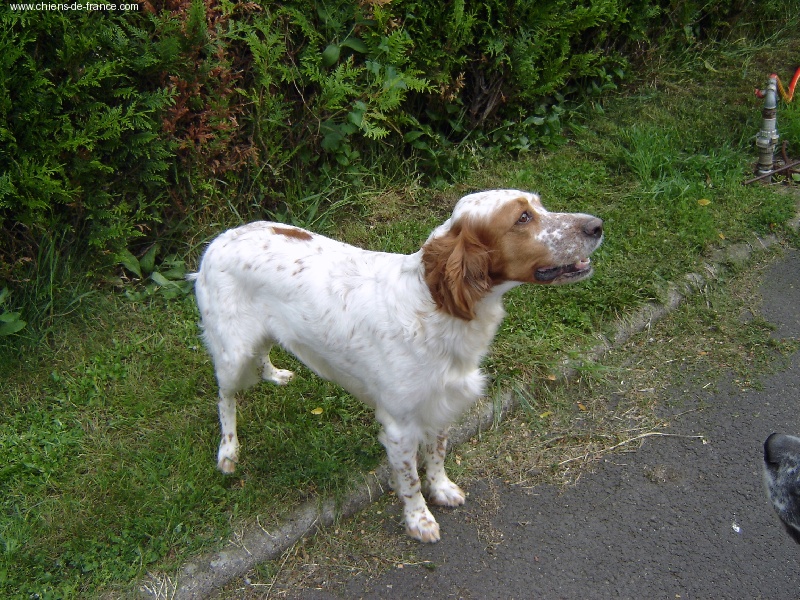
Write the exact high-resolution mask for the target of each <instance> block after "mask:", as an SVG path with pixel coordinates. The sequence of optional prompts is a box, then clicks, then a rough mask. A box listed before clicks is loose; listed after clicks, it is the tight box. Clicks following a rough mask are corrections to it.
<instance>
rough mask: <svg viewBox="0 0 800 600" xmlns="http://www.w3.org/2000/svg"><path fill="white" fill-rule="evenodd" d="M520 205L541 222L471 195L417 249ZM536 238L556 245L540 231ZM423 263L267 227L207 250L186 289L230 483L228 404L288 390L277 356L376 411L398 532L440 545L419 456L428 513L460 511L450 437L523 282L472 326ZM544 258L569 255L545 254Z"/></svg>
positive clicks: (233, 440) (493, 301) (497, 291)
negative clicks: (282, 353) (441, 508)
mask: <svg viewBox="0 0 800 600" xmlns="http://www.w3.org/2000/svg"><path fill="white" fill-rule="evenodd" d="M519 198H523V199H525V200H526V201H529V202H530V206H531V209H532V210H534V211H537V214H539V211H543V213H547V211H544V209H543V208H542V207H541V204H539V202H538V197H536V196H535V195H534V194H528V193H525V192H519V191H516V190H495V191H490V192H482V193H480V194H473V195H471V196H467V197H465V198H463V199H462V200H461V201H460V202H459V203H458V205H457V206H456V208H455V210H454V213H453V217H451V219H449V220H448V221H447V222H446V223H445V224H444V225H442V226H440V227H439V228H437V229H436V230H435V231H434V233H433V234H431V237H430V238H429V239H428V242H426V243H430V241H431V240H432V239H434V238H436V237H439V236H443V235H445V234H447V233H448V231H449V230H450V228H451V226H452V225H453V223H455V222H456V221H458V220H459V219H464V218H477V219H483V220H491V219H492V218H493V215H494V214H495V213H497V212H498V211H499V210H501V208H502V207H503V206H504V205H505V204H506V203H507V202H508V201H510V200H512V199H519ZM547 214H554V213H547ZM578 216H579V217H581V218H584V217H586V218H588V217H587V216H586V215H578ZM565 217H570V218H571V217H573V215H565ZM557 220H558V219H555V220H552V221H551V225H552V223H554V222H557ZM551 228H552V227H551ZM531 235H538V236H540V237H542V238H544V242H543V243H554V244H555V243H557V242H558V239H557V236H555V235H553V233H552V231H549V230H548V231H545V230H536V231H532V233H531ZM562 237H565V236H562ZM599 243H600V242H599V240H597V239H595V240H593V241H592V242H591V243H589V242H586V243H583V242H582V243H580V244H578V243H576V242H575V241H574V240H570V245H571V246H575V247H576V248H577V250H580V252H579V255H576V256H577V258H576V257H570V259H569V260H570V261H577V260H579V259H580V258H581V257H583V256H588V254H589V253H591V251H592V250H594V248H595V247H596V246H597V245H599ZM424 251H425V246H423V248H422V249H420V250H419V251H418V252H416V253H414V254H411V255H400V254H389V253H382V252H371V251H367V250H362V249H359V248H356V247H353V246H350V245H347V244H343V243H341V242H337V241H335V240H332V239H329V238H326V237H324V236H321V235H317V234H314V233H311V232H307V231H304V230H301V229H297V228H293V227H290V226H287V225H282V224H279V223H268V222H256V223H251V224H249V225H244V226H242V227H238V228H236V229H232V230H229V231H226V232H225V233H223V234H222V235H220V236H219V237H218V238H216V239H215V240H214V241H213V242H212V243H211V244H210V246H209V247H208V249H207V250H206V252H205V255H204V256H203V259H202V263H201V266H200V269H199V270H198V273H196V274H194V275H192V276H191V278H192V279H195V280H196V294H197V303H198V307H199V309H200V314H201V318H202V324H203V330H204V339H205V342H206V345H207V347H208V349H209V352H210V354H211V357H212V359H213V362H214V366H215V370H216V375H217V380H218V383H219V388H220V389H219V415H220V424H221V429H222V441H221V443H220V447H219V454H218V468H219V469H220V470H221V471H222V472H224V473H231V472H233V470H234V469H235V465H236V463H237V461H238V457H239V441H238V439H237V435H236V406H235V398H234V395H235V393H236V392H238V391H240V390H243V389H246V388H247V387H249V386H251V385H253V384H254V383H256V382H257V381H258V380H259V378H262V379H265V380H269V381H272V382H274V383H277V384H281V385H283V384H286V383H288V382H289V380H290V379H291V377H292V373H291V372H290V371H285V370H281V369H277V368H275V367H274V366H273V365H272V364H271V362H270V359H269V350H270V347H271V346H272V345H273V344H275V343H277V344H280V345H281V346H282V347H284V348H286V349H287V350H289V351H291V352H292V353H293V354H295V355H296V356H297V357H298V358H299V359H300V360H301V361H303V362H304V363H305V364H306V365H308V366H309V367H310V368H311V369H312V370H314V371H315V372H316V373H317V374H319V375H320V376H321V377H324V378H326V379H329V380H332V381H335V382H336V383H338V384H340V385H341V386H342V387H344V388H345V389H346V390H348V391H349V392H350V393H351V394H353V395H354V396H356V397H357V398H359V399H361V400H362V401H363V402H365V403H366V404H368V405H369V406H371V407H372V408H374V409H375V415H376V418H377V419H378V421H379V422H380V423H381V424H382V426H383V431H382V432H381V435H380V438H379V439H380V441H381V443H382V444H383V445H384V446H385V448H386V450H387V454H388V458H389V463H390V465H391V468H392V473H393V475H392V479H393V486H394V487H395V490H396V492H397V494H398V496H399V497H400V498H401V500H402V501H403V503H404V513H405V521H406V528H407V531H408V533H409V534H410V535H411V536H412V537H414V538H417V539H419V540H422V541H426V542H435V541H437V540H438V539H439V537H440V533H439V525H438V524H437V523H436V520H435V519H434V517H433V515H432V514H431V513H430V511H429V510H428V507H427V505H426V503H425V500H424V499H423V496H422V493H421V489H422V487H423V485H422V484H421V482H420V480H419V476H418V474H417V450H418V448H419V447H420V445H422V447H423V450H424V451H423V462H424V465H425V468H426V482H425V485H424V488H425V491H426V493H427V495H428V497H429V499H430V500H431V502H434V503H436V504H441V505H446V506H457V505H460V504H463V502H464V493H463V492H462V491H461V490H460V489H459V488H458V486H457V485H455V484H454V483H453V482H452V481H450V479H449V478H448V477H447V475H446V474H445V470H444V455H445V450H446V446H447V434H446V431H447V428H448V426H449V425H450V424H451V423H452V422H453V421H454V420H455V419H456V418H458V416H459V415H461V414H462V413H463V412H464V410H465V409H466V408H468V407H469V406H470V405H472V404H473V403H474V402H475V401H476V400H477V399H478V398H479V397H480V396H481V395H482V394H483V393H484V390H485V376H484V375H483V374H482V373H481V371H480V369H479V365H480V362H481V360H482V358H483V356H484V355H485V353H486V352H487V350H488V348H489V345H490V343H491V340H492V338H493V337H494V335H495V333H496V331H497V328H498V326H499V324H500V322H501V320H502V318H503V316H504V310H503V306H502V298H501V297H502V294H503V293H504V292H505V291H507V290H508V289H510V288H511V287H514V286H515V285H518V284H519V283H520V282H519V281H505V282H502V283H499V284H497V285H495V286H493V287H492V289H491V290H490V291H488V292H487V293H486V294H485V296H484V297H482V298H481V300H480V302H478V303H477V305H476V306H475V311H474V315H475V317H474V318H472V319H469V320H467V319H464V318H457V317H455V316H453V315H451V314H448V313H447V312H446V311H445V310H443V309H442V308H441V307H439V306H437V304H436V302H435V301H434V299H433V297H432V295H431V292H430V290H429V287H428V284H427V283H426V280H425V267H424V265H423V261H422V256H423V252H424ZM571 251H573V250H570V252H571ZM553 254H554V255H563V254H564V251H563V249H559V248H554V249H553Z"/></svg>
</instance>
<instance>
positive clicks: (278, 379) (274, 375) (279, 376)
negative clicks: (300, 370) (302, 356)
mask: <svg viewBox="0 0 800 600" xmlns="http://www.w3.org/2000/svg"><path fill="white" fill-rule="evenodd" d="M292 377H294V373H293V372H292V371H289V370H288V369H276V368H275V367H271V368H270V367H267V368H265V369H264V374H263V375H262V378H263V379H265V380H267V381H271V382H272V383H274V384H275V385H286V384H287V383H289V382H290V381H291V380H292Z"/></svg>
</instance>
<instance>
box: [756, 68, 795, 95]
mask: <svg viewBox="0 0 800 600" xmlns="http://www.w3.org/2000/svg"><path fill="white" fill-rule="evenodd" d="M773 77H774V78H775V80H776V81H777V82H778V92H779V93H780V95H781V98H783V100H784V102H791V101H792V98H793V97H794V88H795V86H796V85H797V80H798V79H800V67H798V69H797V71H795V72H794V77H792V82H791V83H790V84H789V91H788V92H787V91H786V88H784V87H783V82H782V81H781V78H780V77H778V76H777V75H776V74H775V73H773V74H772V75H770V76H769V78H770V79H772V78H773ZM755 92H756V97H757V98H763V97H764V95H765V94H766V92H765V91H764V90H759V89H756V90H755Z"/></svg>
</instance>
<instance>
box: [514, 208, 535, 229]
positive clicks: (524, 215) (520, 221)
mask: <svg viewBox="0 0 800 600" xmlns="http://www.w3.org/2000/svg"><path fill="white" fill-rule="evenodd" d="M532 220H533V215H531V213H529V212H528V211H527V210H526V211H525V212H524V213H522V215H520V217H519V219H517V225H524V224H525V223H530V222H531V221H532Z"/></svg>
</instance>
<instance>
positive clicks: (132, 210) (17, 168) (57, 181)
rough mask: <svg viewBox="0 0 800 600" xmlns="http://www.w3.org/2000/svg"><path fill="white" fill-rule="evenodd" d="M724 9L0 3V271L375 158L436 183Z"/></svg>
mask: <svg viewBox="0 0 800 600" xmlns="http://www.w3.org/2000/svg"><path fill="white" fill-rule="evenodd" d="M97 1H101V0H97ZM743 4H744V2H743V0H708V1H694V0H660V1H655V2H649V1H646V0H541V1H539V0H537V1H535V2H534V1H531V0H483V1H479V2H474V1H468V0H449V1H443V2H431V1H430V0H360V1H358V2H357V1H352V0H347V1H345V0H318V1H314V0H286V1H284V2H269V1H261V2H233V1H231V0H150V1H147V0H146V1H143V2H138V3H137V4H136V5H135V6H133V7H128V9H127V10H102V11H97V10H95V11H90V10H67V9H62V10H58V9H56V10H41V9H40V10H36V9H35V8H31V9H28V10H20V9H19V7H17V9H16V10H15V9H14V8H13V6H12V5H10V4H9V5H6V6H4V7H3V8H2V9H0V10H1V11H2V12H0V230H2V231H0V240H1V241H0V282H2V281H5V282H7V283H9V282H10V283H12V284H13V283H14V282H15V281H19V280H21V279H22V278H23V277H24V272H25V270H26V269H29V268H30V266H31V262H35V257H36V255H37V252H36V248H37V246H38V245H39V244H40V243H41V242H42V240H43V239H53V238H57V239H62V240H67V241H68V242H69V243H70V244H71V245H72V246H73V247H77V248H85V249H87V252H86V253H87V254H89V253H91V254H92V255H94V256H97V257H104V256H105V257H110V258H111V257H113V256H114V255H115V252H118V251H120V250H121V249H123V248H125V247H129V246H130V245H131V244H132V243H134V242H135V240H137V238H142V237H143V236H144V237H147V238H152V237H154V236H156V235H158V233H159V231H161V230H162V228H168V227H170V226H171V225H172V224H174V223H175V222H176V221H177V220H179V219H182V218H184V217H185V216H186V215H187V214H198V213H203V212H208V213H211V214H212V215H213V214H214V213H215V211H219V210H230V208H231V207H232V208H233V209H234V210H237V211H241V212H242V213H243V214H247V215H250V214H251V213H252V212H253V208H252V207H258V210H261V211H264V210H267V211H268V210H270V209H272V208H274V207H275V206H277V204H278V203H281V202H283V203H286V204H288V205H291V203H292V202H293V201H294V196H296V195H297V193H298V191H299V190H301V189H303V190H307V191H308V190H315V189H322V188H324V187H325V185H326V183H325V182H326V181H330V180H332V179H337V178H342V177H344V176H345V174H352V173H353V172H359V171H361V172H369V171H371V170H374V169H375V168H379V167H380V164H381V161H382V157H383V156H387V155H388V156H392V157H395V158H397V157H400V159H402V160H403V161H404V162H405V163H406V164H407V165H408V168H409V169H413V170H415V171H417V172H420V173H426V174H427V175H428V176H430V177H442V176H447V175H448V173H452V172H453V171H457V162H458V161H457V155H458V149H459V147H460V146H459V145H460V144H462V145H463V142H464V141H465V140H466V139H469V140H471V141H473V142H474V143H476V144H478V145H483V146H494V147H497V146H500V147H506V148H510V149H514V148H522V147H527V146H528V145H533V144H536V143H537V140H542V139H545V140H546V138H547V135H548V132H550V131H551V130H552V128H553V123H554V121H557V114H555V116H554V106H555V105H556V104H557V100H558V99H559V98H560V97H561V96H562V95H563V94H565V93H567V92H569V91H570V90H574V89H576V88H577V87H580V86H589V85H595V86H597V85H603V84H604V83H607V82H610V81H613V80H614V79H615V78H617V77H618V76H619V75H620V74H621V72H620V69H621V68H622V67H623V66H624V65H625V61H626V55H627V54H629V53H631V52H633V51H641V50H642V49H643V48H645V47H646V46H647V44H648V43H649V41H650V40H654V39H659V38H660V37H661V36H662V34H664V33H668V34H669V35H671V36H672V37H673V38H674V37H675V36H678V37H681V38H682V37H687V38H691V37H696V36H702V35H708V34H709V33H710V34H712V35H713V34H714V32H717V31H721V30H724V25H725V24H726V23H727V22H728V21H729V20H730V19H732V18H734V17H735V16H736V15H737V14H738V13H739V12H740V10H741V6H742V5H743ZM134 9H135V10H134ZM556 126H557V123H556ZM498 131H499V132H502V135H498V133H497V132H498ZM509 132H510V133H509ZM90 251H91V252H90ZM0 287H2V286H0Z"/></svg>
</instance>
